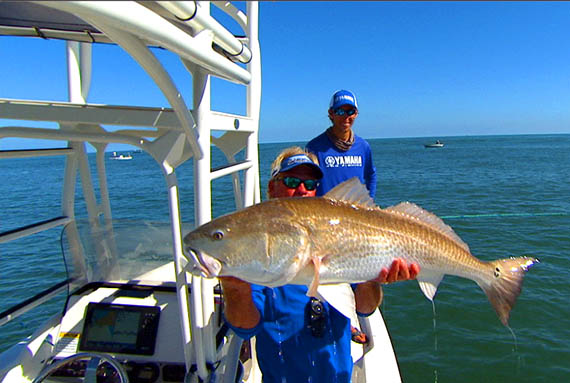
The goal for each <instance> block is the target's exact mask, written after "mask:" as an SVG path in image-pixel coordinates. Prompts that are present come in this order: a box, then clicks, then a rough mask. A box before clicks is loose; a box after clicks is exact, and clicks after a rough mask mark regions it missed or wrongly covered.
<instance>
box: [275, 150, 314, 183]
mask: <svg viewBox="0 0 570 383" xmlns="http://www.w3.org/2000/svg"><path fill="white" fill-rule="evenodd" d="M300 165H308V166H310V167H311V168H313V169H314V170H315V171H316V172H317V174H318V177H317V179H319V180H320V179H321V178H323V171H322V170H321V167H320V166H319V165H317V164H316V163H314V162H313V160H311V159H310V158H309V156H307V155H306V154H295V155H293V156H289V157H287V158H284V159H283V161H281V164H279V167H277V168H274V169H272V170H271V178H273V177H275V176H276V175H277V174H279V173H283V172H286V171H288V170H291V169H293V168H296V167H297V166H300Z"/></svg>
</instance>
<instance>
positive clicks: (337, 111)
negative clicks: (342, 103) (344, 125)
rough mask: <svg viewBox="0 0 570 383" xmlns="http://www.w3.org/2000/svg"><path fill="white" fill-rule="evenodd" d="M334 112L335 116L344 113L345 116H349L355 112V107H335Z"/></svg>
mask: <svg viewBox="0 0 570 383" xmlns="http://www.w3.org/2000/svg"><path fill="white" fill-rule="evenodd" d="M334 114H336V115H337V116H344V115H346V116H349V117H350V116H352V115H354V114H356V109H354V108H353V109H348V110H345V109H342V108H336V109H335V110H334Z"/></svg>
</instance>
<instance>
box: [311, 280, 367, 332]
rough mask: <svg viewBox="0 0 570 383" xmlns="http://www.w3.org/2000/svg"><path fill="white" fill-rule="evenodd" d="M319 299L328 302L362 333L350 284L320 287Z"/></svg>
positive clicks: (318, 291)
mask: <svg viewBox="0 0 570 383" xmlns="http://www.w3.org/2000/svg"><path fill="white" fill-rule="evenodd" d="M317 298H319V299H320V300H322V301H327V302H328V303H329V304H330V305H331V306H332V307H334V308H335V309H336V310H337V311H338V312H339V313H341V314H342V315H344V316H345V317H347V318H348V319H350V324H351V326H352V327H355V328H357V329H358V330H359V331H360V323H359V322H358V317H357V315H356V301H355V300H354V292H353V291H352V287H350V284H348V283H335V284H328V285H320V286H319V288H318V290H317Z"/></svg>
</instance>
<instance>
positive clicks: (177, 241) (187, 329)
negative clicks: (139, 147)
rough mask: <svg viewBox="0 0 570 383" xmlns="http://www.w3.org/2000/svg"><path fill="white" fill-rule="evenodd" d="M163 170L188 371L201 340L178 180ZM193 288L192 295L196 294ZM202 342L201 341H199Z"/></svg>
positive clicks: (173, 174)
mask: <svg viewBox="0 0 570 383" xmlns="http://www.w3.org/2000/svg"><path fill="white" fill-rule="evenodd" d="M162 170H163V172H164V174H165V178H166V183H167V185H168V207H169V210H170V222H171V227H172V244H173V249H174V272H175V273H176V290H177V294H176V296H177V299H178V307H179V310H180V326H181V330H182V336H183V339H182V340H183V342H184V344H183V347H184V360H185V362H186V372H187V373H188V371H189V370H190V366H192V364H193V363H194V359H195V358H194V357H195V355H194V350H193V348H192V344H195V343H196V342H199V341H200V337H199V334H196V332H194V331H193V330H192V328H191V322H192V323H193V322H194V320H192V321H190V315H191V311H190V307H189V297H188V281H187V278H186V271H185V270H184V265H183V264H182V261H183V259H184V254H183V253H182V225H181V218H180V206H179V196H178V180H177V178H176V174H175V173H174V169H172V168H170V167H167V166H165V164H162ZM194 294H195V293H194V290H192V295H194ZM199 343H201V342H199Z"/></svg>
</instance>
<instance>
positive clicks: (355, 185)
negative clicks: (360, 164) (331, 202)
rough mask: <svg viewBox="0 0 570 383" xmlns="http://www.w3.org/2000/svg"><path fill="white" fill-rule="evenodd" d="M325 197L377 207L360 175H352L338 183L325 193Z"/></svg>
mask: <svg viewBox="0 0 570 383" xmlns="http://www.w3.org/2000/svg"><path fill="white" fill-rule="evenodd" d="M324 197H326V198H330V199H335V200H341V201H346V202H351V203H353V204H355V205H359V206H366V207H377V206H376V204H375V203H374V200H373V199H372V198H371V197H370V192H369V191H368V189H366V186H364V185H363V184H362V182H360V179H359V178H358V177H352V178H351V179H349V180H347V181H344V182H342V183H340V184H338V185H337V186H335V187H334V188H333V189H331V190H330V191H329V192H328V193H327V194H325V195H324Z"/></svg>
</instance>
